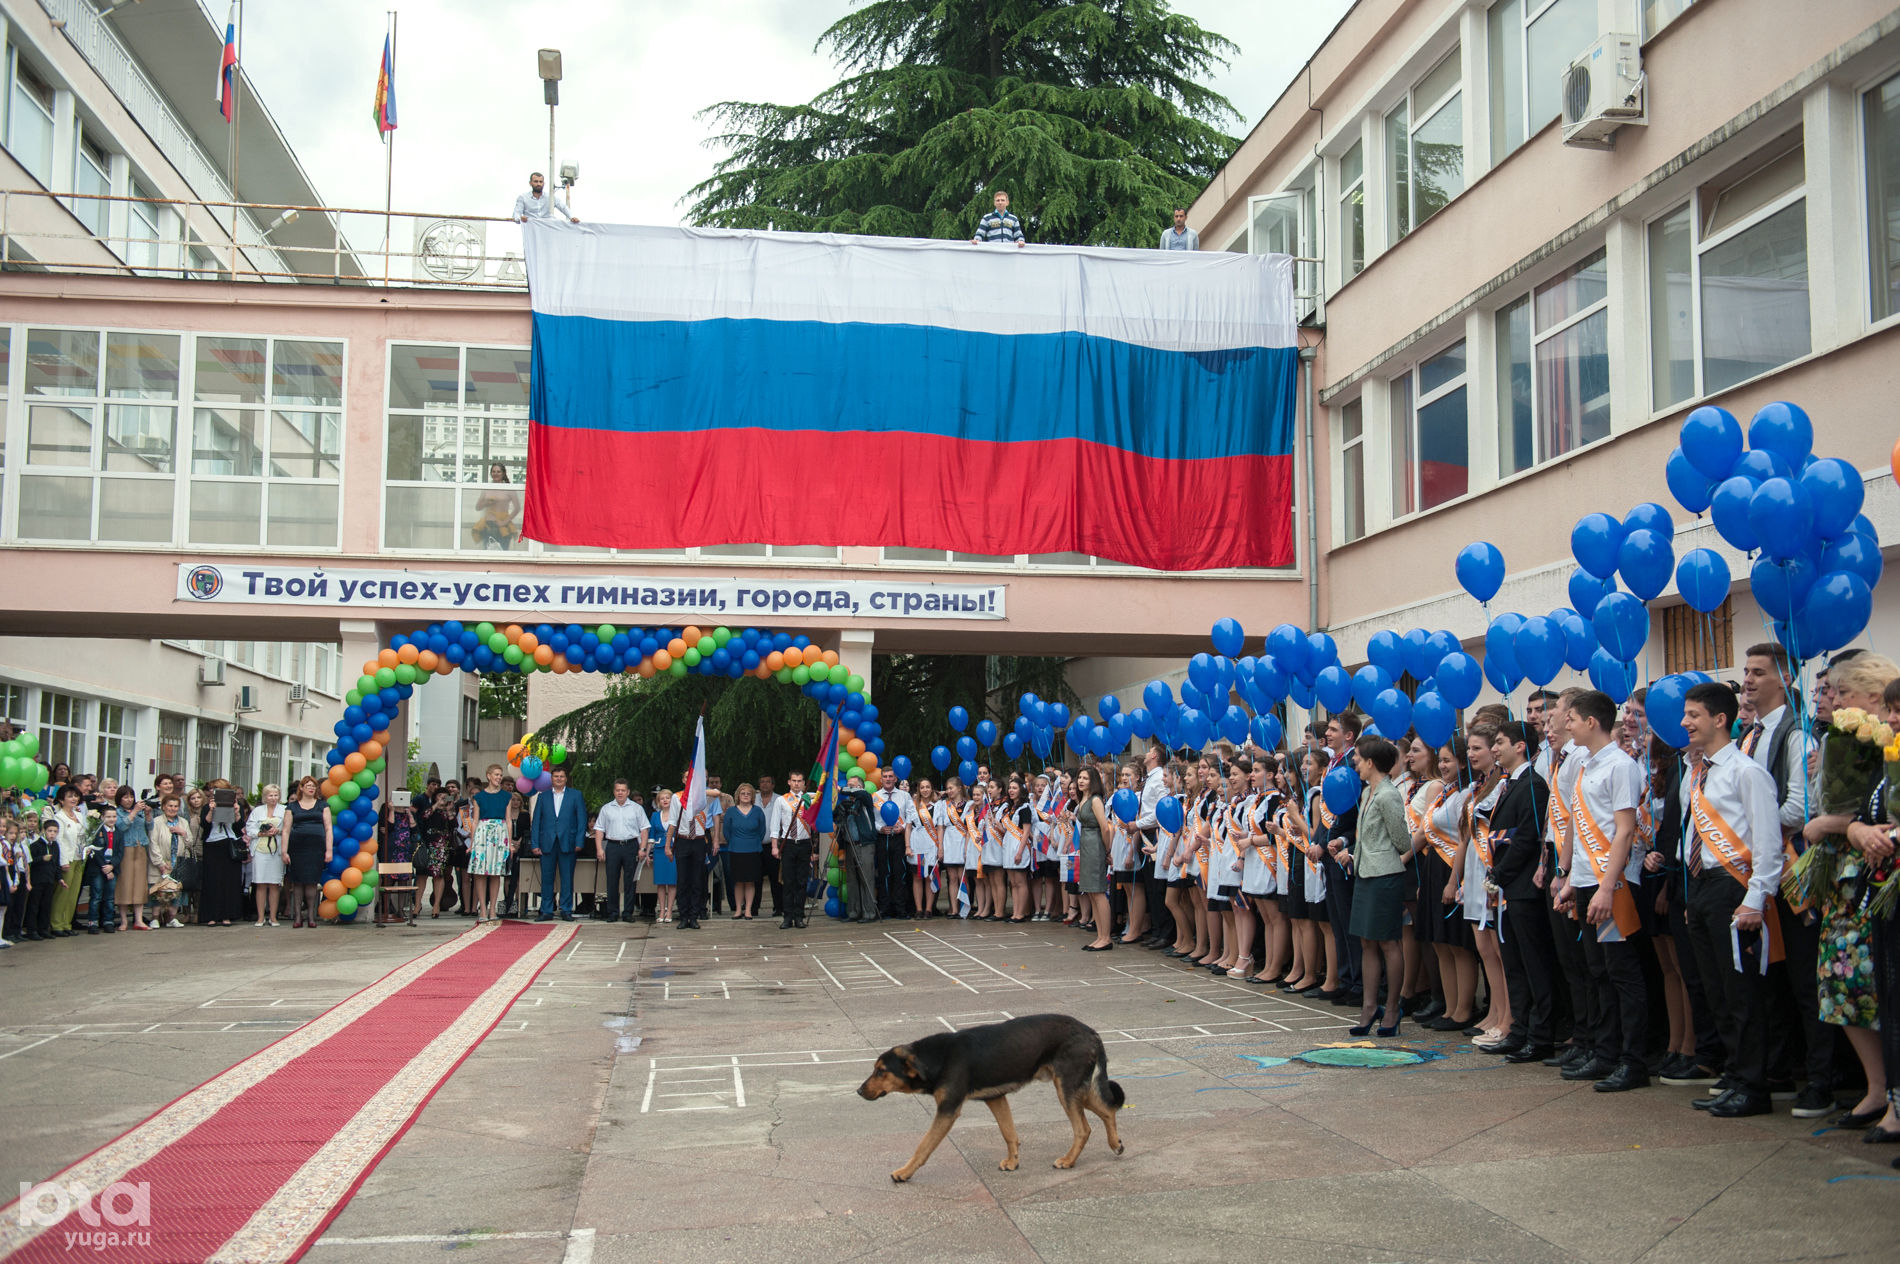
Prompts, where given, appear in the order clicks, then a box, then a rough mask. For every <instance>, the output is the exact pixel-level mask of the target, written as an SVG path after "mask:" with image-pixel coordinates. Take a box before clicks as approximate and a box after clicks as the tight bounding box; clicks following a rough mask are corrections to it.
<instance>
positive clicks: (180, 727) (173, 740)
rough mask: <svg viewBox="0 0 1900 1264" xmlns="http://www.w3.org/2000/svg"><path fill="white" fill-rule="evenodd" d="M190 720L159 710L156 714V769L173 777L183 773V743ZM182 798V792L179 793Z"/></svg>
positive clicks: (180, 775) (184, 766) (184, 765)
mask: <svg viewBox="0 0 1900 1264" xmlns="http://www.w3.org/2000/svg"><path fill="white" fill-rule="evenodd" d="M190 727H191V721H189V720H187V719H186V718H185V717H184V716H182V715H173V714H172V713H171V712H169V711H161V712H159V715H158V771H159V772H168V773H171V774H172V775H173V776H174V777H182V776H184V775H185V768H186V764H185V743H186V741H187V740H188V739H187V736H186V735H187V733H188V732H189V730H190ZM179 797H180V798H183V797H184V796H183V794H182V793H181V794H180V795H179Z"/></svg>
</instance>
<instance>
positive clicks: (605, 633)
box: [594, 623, 620, 641]
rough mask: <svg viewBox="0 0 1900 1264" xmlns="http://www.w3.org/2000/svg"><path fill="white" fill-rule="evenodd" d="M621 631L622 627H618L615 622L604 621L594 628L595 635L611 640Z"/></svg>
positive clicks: (604, 639)
mask: <svg viewBox="0 0 1900 1264" xmlns="http://www.w3.org/2000/svg"><path fill="white" fill-rule="evenodd" d="M619 631H620V629H618V628H616V627H615V626H614V625H613V624H611V623H603V624H601V625H600V626H599V627H597V628H595V629H594V635H595V636H597V637H599V638H600V639H601V640H602V641H611V640H613V639H614V636H615V635H616V634H617V633H618V632H619Z"/></svg>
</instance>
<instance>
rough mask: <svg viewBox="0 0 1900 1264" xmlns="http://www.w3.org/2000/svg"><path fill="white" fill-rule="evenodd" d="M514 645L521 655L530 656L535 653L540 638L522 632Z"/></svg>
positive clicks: (530, 633)
mask: <svg viewBox="0 0 1900 1264" xmlns="http://www.w3.org/2000/svg"><path fill="white" fill-rule="evenodd" d="M515 644H516V645H519V646H520V647H521V652H522V653H523V654H532V653H534V651H535V647H536V646H538V645H540V644H541V638H540V637H538V636H536V635H535V634H534V633H532V632H523V633H522V634H521V639H520V640H519V641H516V642H515Z"/></svg>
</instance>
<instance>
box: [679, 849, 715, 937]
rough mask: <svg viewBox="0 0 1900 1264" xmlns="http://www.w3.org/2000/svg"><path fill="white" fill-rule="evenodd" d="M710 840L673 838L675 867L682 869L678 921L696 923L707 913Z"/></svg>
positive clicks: (680, 870) (680, 872)
mask: <svg viewBox="0 0 1900 1264" xmlns="http://www.w3.org/2000/svg"><path fill="white" fill-rule="evenodd" d="M706 846H707V843H706V840H705V839H704V838H676V839H674V840H673V867H674V869H676V870H677V871H678V881H679V888H678V891H677V892H676V893H675V895H674V897H673V899H674V903H675V904H676V905H678V907H677V908H675V909H674V910H673V917H674V919H675V921H678V922H696V921H698V920H699V919H700V918H702V917H704V916H706Z"/></svg>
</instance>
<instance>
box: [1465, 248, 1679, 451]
mask: <svg viewBox="0 0 1900 1264" xmlns="http://www.w3.org/2000/svg"><path fill="white" fill-rule="evenodd" d="M1599 255H1601V256H1603V263H1604V269H1605V284H1604V287H1603V296H1602V297H1601V298H1599V299H1597V300H1596V301H1594V302H1592V303H1590V304H1589V305H1588V306H1586V307H1582V308H1579V309H1578V310H1577V311H1574V312H1572V313H1570V314H1569V315H1568V316H1565V317H1564V318H1563V319H1562V320H1559V321H1557V322H1556V323H1554V324H1552V325H1551V326H1550V327H1549V328H1547V329H1540V328H1538V325H1537V296H1538V294H1539V293H1540V292H1542V291H1543V290H1545V289H1546V288H1547V287H1549V286H1552V285H1555V284H1556V283H1557V282H1559V281H1561V280H1562V279H1563V278H1564V277H1567V276H1569V275H1571V274H1572V273H1575V272H1579V271H1581V270H1582V269H1583V268H1584V267H1585V266H1587V265H1588V264H1589V263H1590V261H1591V260H1593V259H1595V258H1596V257H1597V256H1599ZM1609 265H1610V259H1609V244H1608V242H1603V243H1600V244H1598V245H1597V246H1596V248H1595V249H1593V250H1590V251H1588V252H1587V253H1585V254H1584V255H1582V256H1581V257H1580V258H1578V259H1576V260H1575V261H1574V262H1571V263H1568V264H1565V265H1564V266H1563V267H1561V268H1558V269H1557V270H1556V271H1554V272H1552V273H1551V274H1550V275H1549V276H1547V277H1544V278H1543V279H1542V280H1540V281H1537V282H1535V283H1534V284H1532V285H1531V286H1530V287H1529V288H1528V289H1526V290H1524V291H1523V292H1522V293H1520V294H1518V295H1517V296H1516V297H1514V298H1512V299H1511V300H1510V301H1509V302H1505V303H1501V304H1499V305H1498V306H1497V307H1496V308H1494V309H1492V311H1491V313H1490V318H1491V327H1492V329H1493V331H1495V330H1496V329H1497V327H1498V323H1499V318H1500V317H1502V316H1503V315H1504V314H1505V313H1506V312H1509V311H1510V310H1511V309H1513V308H1515V307H1516V306H1517V305H1518V304H1520V303H1522V304H1524V305H1525V308H1526V310H1527V311H1528V312H1529V314H1530V359H1529V361H1528V363H1529V365H1530V373H1531V393H1530V400H1531V445H1532V453H1531V461H1530V464H1528V465H1526V466H1524V467H1523V468H1522V469H1516V470H1506V469H1505V468H1504V445H1503V443H1502V442H1500V443H1499V445H1498V470H1497V477H1498V479H1499V481H1503V480H1505V479H1510V478H1515V477H1517V476H1518V475H1521V474H1528V473H1530V472H1531V471H1532V470H1535V469H1538V468H1539V467H1541V466H1545V465H1548V464H1550V463H1551V462H1552V461H1557V460H1562V459H1564V458H1566V457H1570V456H1574V455H1576V454H1577V453H1579V452H1582V451H1583V450H1584V449H1586V448H1589V447H1592V446H1594V445H1596V444H1599V443H1602V442H1603V441H1604V440H1606V439H1609V438H1611V437H1613V436H1614V435H1615V433H1616V430H1615V421H1614V416H1612V421H1611V428H1610V430H1609V431H1608V432H1607V433H1605V434H1604V435H1602V436H1600V437H1598V438H1595V439H1590V440H1586V441H1584V442H1582V443H1578V444H1577V445H1576V446H1575V447H1570V448H1566V449H1564V450H1563V451H1562V452H1554V453H1553V452H1548V451H1545V450H1544V442H1545V440H1544V431H1545V426H1544V419H1543V418H1542V417H1540V416H1539V415H1538V381H1537V349H1538V348H1539V347H1541V346H1542V345H1543V344H1544V343H1546V342H1549V341H1551V340H1552V339H1554V338H1557V337H1560V336H1561V335H1563V334H1565V333H1568V332H1569V331H1570V330H1572V329H1574V328H1576V327H1577V326H1578V325H1581V324H1582V323H1583V322H1584V321H1586V320H1589V319H1591V318H1592V317H1594V316H1596V315H1597V314H1598V313H1607V312H1608V311H1609V309H1610V288H1611V287H1610V285H1609V284H1608V280H1609V278H1608V270H1609ZM1645 312H1647V308H1645ZM1605 320H1606V322H1607V320H1608V317H1607V315H1606V316H1605ZM1492 350H1493V354H1492V357H1491V359H1492V363H1491V373H1492V379H1493V383H1494V385H1495V384H1501V383H1502V382H1503V381H1504V380H1505V374H1504V373H1503V372H1502V367H1503V365H1502V359H1503V357H1504V356H1505V355H1507V354H1509V348H1508V347H1507V346H1506V345H1505V342H1504V340H1503V339H1502V338H1497V337H1494V338H1493V339H1492ZM1609 368H1610V372H1611V374H1612V378H1614V374H1615V372H1616V363H1615V356H1614V354H1612V355H1611V357H1610V365H1609ZM1644 376H1645V377H1648V376H1649V372H1648V365H1647V363H1645V365H1644ZM1611 394H1612V396H1614V389H1612V391H1611ZM1506 424H1507V418H1506V417H1505V415H1504V411H1503V409H1502V408H1500V409H1499V411H1498V429H1499V437H1500V439H1502V432H1503V428H1504V426H1505V425H1506Z"/></svg>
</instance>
